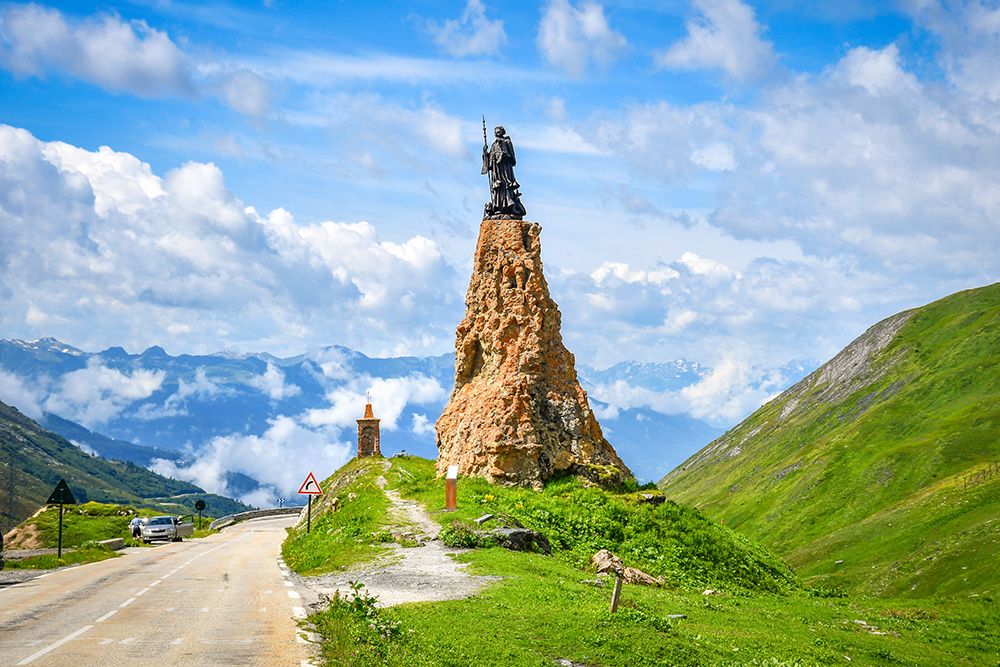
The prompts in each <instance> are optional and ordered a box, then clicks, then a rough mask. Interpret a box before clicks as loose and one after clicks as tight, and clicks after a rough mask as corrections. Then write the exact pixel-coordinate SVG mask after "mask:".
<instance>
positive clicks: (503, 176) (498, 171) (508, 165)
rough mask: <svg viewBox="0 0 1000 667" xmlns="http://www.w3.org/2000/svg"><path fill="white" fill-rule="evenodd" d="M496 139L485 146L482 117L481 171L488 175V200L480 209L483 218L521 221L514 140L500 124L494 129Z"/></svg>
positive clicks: (521, 205) (522, 212)
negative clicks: (515, 172) (515, 173)
mask: <svg viewBox="0 0 1000 667" xmlns="http://www.w3.org/2000/svg"><path fill="white" fill-rule="evenodd" d="M493 134H494V135H496V140H495V141H494V142H493V145H492V146H490V147H488V148H487V146H486V118H485V117H483V170H482V172H481V173H483V174H489V177H490V201H489V202H487V204H486V206H485V208H484V209H483V220H523V219H524V213H525V211H524V205H523V204H522V203H521V193H520V192H518V190H519V189H520V187H521V186H520V185H518V183H517V179H515V178H514V165H515V164H517V160H516V159H515V158H514V142H512V141H511V140H510V137H508V136H507V131H506V130H504V129H503V126H500V127H497V128H496V129H495V130H493Z"/></svg>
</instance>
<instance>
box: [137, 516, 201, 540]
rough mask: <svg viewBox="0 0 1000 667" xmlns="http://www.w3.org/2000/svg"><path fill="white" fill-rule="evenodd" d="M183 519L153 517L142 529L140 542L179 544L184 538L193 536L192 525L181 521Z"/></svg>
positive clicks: (189, 522)
mask: <svg viewBox="0 0 1000 667" xmlns="http://www.w3.org/2000/svg"><path fill="white" fill-rule="evenodd" d="M183 518H189V517H177V516H154V517H151V518H150V519H149V521H147V522H146V525H144V526H143V527H142V540H143V541H144V542H154V541H156V540H172V541H174V542H180V541H181V540H182V539H183V538H185V537H191V536H192V535H194V523H193V522H191V521H182V519H183Z"/></svg>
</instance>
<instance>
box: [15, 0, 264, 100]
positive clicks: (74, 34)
mask: <svg viewBox="0 0 1000 667" xmlns="http://www.w3.org/2000/svg"><path fill="white" fill-rule="evenodd" d="M0 25H2V26H3V39H0V67H2V68H4V69H6V70H8V71H10V72H12V73H13V74H14V75H15V76H20V77H25V76H33V77H41V78H44V77H47V76H48V75H50V74H63V73H65V74H68V75H69V76H72V77H76V78H78V79H80V80H81V81H86V82H87V83H91V84H93V85H96V86H100V87H101V88H104V89H106V90H110V91H113V92H123V93H129V94H132V95H137V96H139V97H147V98H150V97H152V98H159V97H182V98H190V99H197V98H199V97H202V96H206V95H216V96H218V97H220V98H221V99H222V101H223V102H225V103H226V104H227V105H228V106H229V107H230V108H232V109H233V110H234V111H236V112H238V113H242V114H246V115H248V116H254V117H260V116H263V115H264V113H265V112H266V111H267V110H268V108H269V107H270V104H271V92H270V86H269V84H268V83H267V81H265V80H264V79H263V78H262V77H261V76H260V75H259V74H257V73H255V72H253V71H250V70H248V69H246V68H243V67H236V68H233V67H229V66H226V65H224V64H220V63H216V62H212V61H206V62H198V61H197V60H195V59H194V58H192V57H191V56H190V55H188V54H187V53H185V52H184V51H182V50H181V49H180V47H178V46H177V44H175V43H174V42H173V41H172V40H171V39H170V37H169V36H168V35H167V33H165V32H163V31H161V30H157V29H155V28H151V27H150V26H149V25H148V24H147V23H146V22H145V21H142V20H134V21H124V20H122V19H121V18H119V17H118V16H115V15H113V14H107V13H104V14H100V15H98V16H96V17H91V18H88V19H85V20H83V21H81V22H72V21H67V19H66V18H65V17H64V16H63V14H62V13H61V12H60V11H59V10H57V9H50V8H48V7H43V6H41V5H37V4H34V3H31V4H26V5H16V4H8V5H7V6H6V7H4V8H3V9H0Z"/></svg>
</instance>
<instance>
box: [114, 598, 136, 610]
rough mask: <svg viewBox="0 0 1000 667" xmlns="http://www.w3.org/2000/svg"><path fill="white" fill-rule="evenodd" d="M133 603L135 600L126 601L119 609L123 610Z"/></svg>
mask: <svg viewBox="0 0 1000 667" xmlns="http://www.w3.org/2000/svg"><path fill="white" fill-rule="evenodd" d="M133 602H135V598H129V599H128V600H125V602H122V603H121V604H120V605H118V608H119V609H121V608H123V607H127V606H129V605H130V604H132V603H133Z"/></svg>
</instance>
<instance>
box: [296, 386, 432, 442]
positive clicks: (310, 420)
mask: <svg viewBox="0 0 1000 667" xmlns="http://www.w3.org/2000/svg"><path fill="white" fill-rule="evenodd" d="M369 393H370V395H371V402H372V405H377V406H378V414H376V415H375V417H377V418H378V419H379V420H380V422H379V427H380V428H383V429H386V430H388V431H393V430H395V429H396V428H397V427H398V421H399V417H400V415H402V413H403V409H404V408H405V407H406V406H407V405H409V404H413V405H422V404H426V403H434V402H439V401H442V400H444V399H446V398H447V397H448V392H447V391H446V390H445V388H444V387H442V386H441V383H440V382H438V381H437V380H435V379H433V378H429V377H426V376H424V375H419V374H416V375H409V376H406V377H397V378H371V377H369V376H358V377H354V378H351V379H350V381H348V382H347V383H345V384H344V385H342V386H339V387H337V388H335V389H334V390H333V391H331V392H330V393H329V394H327V400H328V401H329V402H330V407H329V408H322V409H317V410H309V411H308V412H307V413H306V414H305V415H304V416H303V422H304V423H305V424H307V425H309V426H311V427H321V426H335V427H339V428H344V427H348V426H351V425H353V424H355V422H356V421H357V419H358V415H360V414H364V408H365V403H366V401H367V395H368V394H369Z"/></svg>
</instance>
